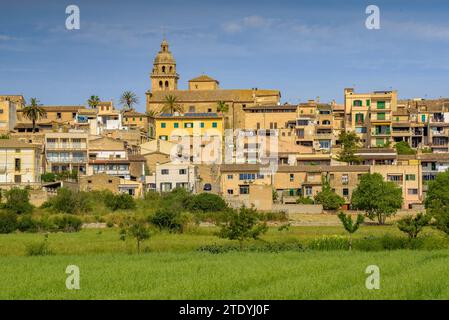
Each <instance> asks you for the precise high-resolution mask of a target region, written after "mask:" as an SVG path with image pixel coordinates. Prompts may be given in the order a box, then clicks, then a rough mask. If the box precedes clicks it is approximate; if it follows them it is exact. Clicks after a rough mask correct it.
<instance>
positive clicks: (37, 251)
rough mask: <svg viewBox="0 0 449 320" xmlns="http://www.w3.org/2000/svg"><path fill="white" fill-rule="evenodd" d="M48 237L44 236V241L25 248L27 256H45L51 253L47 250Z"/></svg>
mask: <svg viewBox="0 0 449 320" xmlns="http://www.w3.org/2000/svg"><path fill="white" fill-rule="evenodd" d="M47 240H48V235H45V238H44V241H42V242H38V243H30V244H28V245H27V246H26V247H25V251H26V255H27V256H46V255H51V254H53V252H52V251H51V250H50V249H49V248H48V242H47Z"/></svg>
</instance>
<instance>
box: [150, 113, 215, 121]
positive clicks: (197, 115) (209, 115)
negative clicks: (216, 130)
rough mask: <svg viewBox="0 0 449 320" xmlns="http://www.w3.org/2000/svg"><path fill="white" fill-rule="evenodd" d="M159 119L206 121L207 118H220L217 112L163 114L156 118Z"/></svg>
mask: <svg viewBox="0 0 449 320" xmlns="http://www.w3.org/2000/svg"><path fill="white" fill-rule="evenodd" d="M155 118H157V119H164V118H173V119H186V118H189V119H206V118H219V116H218V115H217V114H216V113H215V112H187V113H184V114H180V115H174V114H171V113H162V114H160V115H159V116H156V117H155Z"/></svg>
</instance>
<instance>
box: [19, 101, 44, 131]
mask: <svg viewBox="0 0 449 320" xmlns="http://www.w3.org/2000/svg"><path fill="white" fill-rule="evenodd" d="M22 112H23V115H24V117H25V118H27V119H29V120H31V122H32V123H33V133H35V132H36V121H37V120H39V119H41V118H43V117H45V116H46V115H47V112H46V111H45V110H44V108H42V107H41V106H40V105H39V100H37V99H36V98H31V99H30V105H29V106H26V107H25V108H23V111H22Z"/></svg>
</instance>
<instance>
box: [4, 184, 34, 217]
mask: <svg viewBox="0 0 449 320" xmlns="http://www.w3.org/2000/svg"><path fill="white" fill-rule="evenodd" d="M5 208H6V209H7V210H8V211H10V212H12V213H15V214H22V213H31V212H32V211H33V206H32V205H31V203H30V193H29V191H28V189H19V188H12V189H11V190H9V191H7V192H6V204H5Z"/></svg>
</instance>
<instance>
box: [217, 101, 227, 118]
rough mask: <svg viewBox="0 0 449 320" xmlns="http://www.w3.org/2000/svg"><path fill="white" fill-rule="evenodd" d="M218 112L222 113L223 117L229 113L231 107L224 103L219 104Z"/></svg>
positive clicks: (219, 102)
mask: <svg viewBox="0 0 449 320" xmlns="http://www.w3.org/2000/svg"><path fill="white" fill-rule="evenodd" d="M217 111H218V112H220V114H221V116H222V117H223V114H224V113H226V112H228V111H229V106H228V105H227V104H226V103H225V102H224V101H218V102H217Z"/></svg>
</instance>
